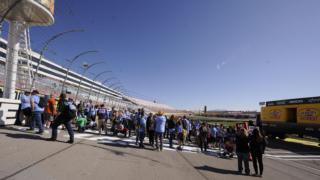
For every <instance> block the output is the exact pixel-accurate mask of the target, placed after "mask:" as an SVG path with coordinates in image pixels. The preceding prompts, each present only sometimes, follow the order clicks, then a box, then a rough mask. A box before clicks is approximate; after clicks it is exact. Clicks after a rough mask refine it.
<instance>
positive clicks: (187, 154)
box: [0, 127, 320, 180]
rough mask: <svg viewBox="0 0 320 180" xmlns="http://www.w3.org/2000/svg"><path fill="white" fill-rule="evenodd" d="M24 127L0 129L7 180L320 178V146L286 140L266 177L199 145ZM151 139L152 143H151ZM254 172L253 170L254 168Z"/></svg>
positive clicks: (1, 172)
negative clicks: (53, 138) (52, 137)
mask: <svg viewBox="0 0 320 180" xmlns="http://www.w3.org/2000/svg"><path fill="white" fill-rule="evenodd" d="M23 130H24V129H23V128H20V127H6V128H0V180H4V179H17V180H20V179H28V180H29V179H34V180H37V179H39V180H43V179H59V180H60V179H122V180H123V179H133V180H135V179H137V180H144V179H148V180H149V179H183V180H189V179H190V180H191V179H192V180H195V179H199V180H220V179H221V180H222V179H223V180H227V179H240V180H242V179H246V180H247V179H281V180H289V179H290V180H291V179H292V180H298V179H301V180H302V179H303V180H313V179H316V180H319V179H320V148H319V147H311V146H305V145H299V144H295V143H287V142H283V141H272V142H269V147H268V149H267V152H266V155H265V157H264V163H265V172H264V175H263V177H262V178H260V177H254V176H245V175H239V174H237V160H236V158H233V159H224V158H220V157H218V150H210V152H208V153H207V154H203V153H200V152H199V149H198V148H197V147H195V146H192V145H190V146H188V147H185V150H184V151H176V150H172V149H169V148H167V144H166V145H165V148H164V150H163V151H162V152H157V151H155V150H154V149H153V148H152V147H150V146H147V145H146V149H139V148H137V147H136V146H135V144H134V142H135V141H134V138H132V139H130V138H121V137H112V136H99V135H97V134H96V132H94V131H88V132H86V133H82V134H76V136H75V137H76V143H74V144H72V145H70V144H67V143H64V141H67V140H68V136H67V134H66V132H65V131H60V134H59V140H60V141H58V142H49V141H45V138H48V137H49V133H50V131H46V133H45V134H44V135H42V136H40V135H36V134H32V133H27V132H24V131H23ZM146 142H147V141H146ZM250 166H251V172H252V173H253V167H252V164H251V163H250Z"/></svg>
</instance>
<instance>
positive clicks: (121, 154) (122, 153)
mask: <svg viewBox="0 0 320 180" xmlns="http://www.w3.org/2000/svg"><path fill="white" fill-rule="evenodd" d="M78 144H79V145H84V146H90V147H94V148H98V149H103V150H106V151H109V152H111V153H113V154H115V155H117V156H126V155H127V156H133V157H136V158H141V159H145V160H148V161H151V162H154V163H158V164H162V165H163V166H165V167H171V165H170V164H167V163H164V162H160V161H158V160H156V159H153V158H150V157H147V156H142V155H138V154H134V153H130V152H123V151H119V150H115V149H111V148H107V147H102V146H99V145H92V144H85V143H78ZM114 147H119V146H114Z"/></svg>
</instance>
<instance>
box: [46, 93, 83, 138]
mask: <svg viewBox="0 0 320 180" xmlns="http://www.w3.org/2000/svg"><path fill="white" fill-rule="evenodd" d="M76 116H77V109H76V106H75V105H74V104H73V103H72V102H71V101H68V100H67V95H66V94H65V93H61V95H60V99H59V102H58V116H57V117H56V119H55V120H54V121H53V124H52V136H51V138H50V139H48V140H49V141H56V140H57V135H58V127H59V126H60V125H61V124H64V125H65V127H66V128H67V130H68V134H69V136H70V140H69V141H67V143H70V144H72V143H73V142H74V133H73V129H72V127H71V120H72V119H74V118H75V117H76Z"/></svg>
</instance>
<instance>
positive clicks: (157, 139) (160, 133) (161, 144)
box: [156, 132, 163, 151]
mask: <svg viewBox="0 0 320 180" xmlns="http://www.w3.org/2000/svg"><path fill="white" fill-rule="evenodd" d="M159 140H160V150H161V151H162V148H163V143H162V142H163V133H162V132H156V148H157V149H159Z"/></svg>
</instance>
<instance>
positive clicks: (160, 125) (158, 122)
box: [155, 111, 167, 151]
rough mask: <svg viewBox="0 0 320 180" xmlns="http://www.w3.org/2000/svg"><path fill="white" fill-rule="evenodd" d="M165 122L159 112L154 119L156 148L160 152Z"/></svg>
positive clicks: (161, 113)
mask: <svg viewBox="0 0 320 180" xmlns="http://www.w3.org/2000/svg"><path fill="white" fill-rule="evenodd" d="M166 121H167V119H166V118H165V117H164V116H163V112H162V111H159V113H158V115H157V117H156V119H155V127H156V128H155V135H156V148H157V150H158V151H162V149H163V135H164V131H165V128H166ZM159 141H160V145H159Z"/></svg>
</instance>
